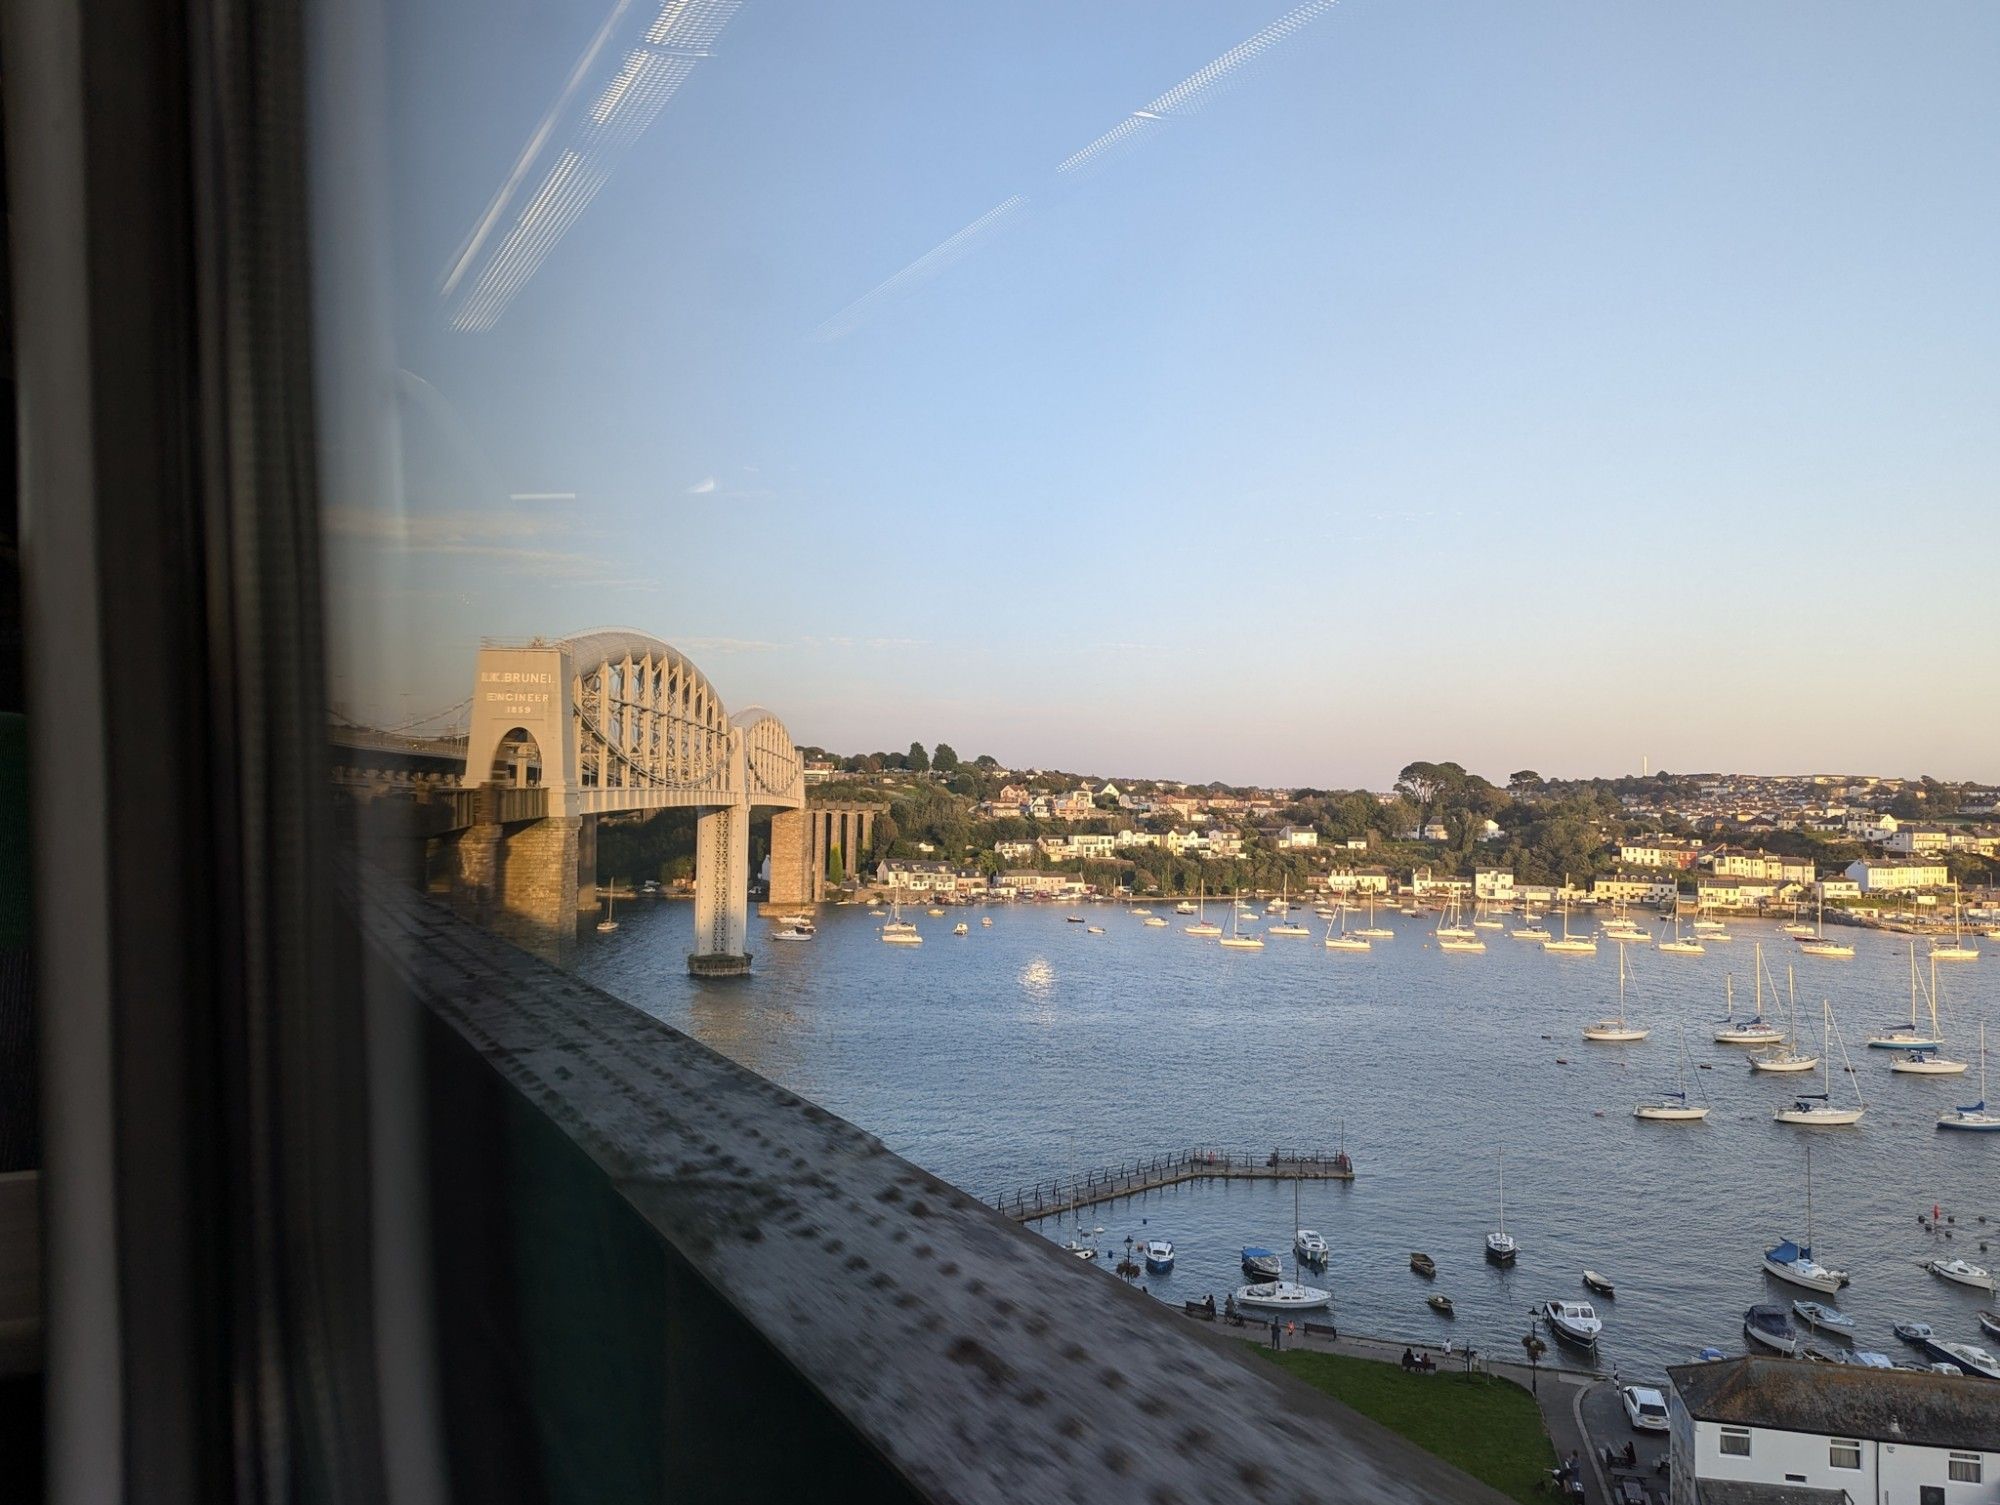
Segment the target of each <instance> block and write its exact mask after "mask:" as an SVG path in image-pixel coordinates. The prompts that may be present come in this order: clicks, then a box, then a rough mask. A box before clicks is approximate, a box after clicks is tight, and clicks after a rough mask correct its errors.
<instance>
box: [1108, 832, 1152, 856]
mask: <svg viewBox="0 0 2000 1505" xmlns="http://www.w3.org/2000/svg"><path fill="white" fill-rule="evenodd" d="M1160 841H1161V838H1160V836H1159V835H1158V834H1157V833H1156V832H1153V831H1120V832H1119V833H1118V834H1117V835H1115V836H1113V837H1112V838H1111V844H1112V845H1113V846H1114V847H1116V848H1117V849H1118V850H1119V851H1121V852H1122V851H1124V850H1126V849H1127V848H1128V847H1156V846H1158V845H1159V844H1160Z"/></svg>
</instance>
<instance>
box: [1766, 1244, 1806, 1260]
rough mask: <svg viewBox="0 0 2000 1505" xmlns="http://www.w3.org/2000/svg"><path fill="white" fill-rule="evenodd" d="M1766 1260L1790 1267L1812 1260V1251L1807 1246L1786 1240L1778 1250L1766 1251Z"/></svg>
mask: <svg viewBox="0 0 2000 1505" xmlns="http://www.w3.org/2000/svg"><path fill="white" fill-rule="evenodd" d="M1764 1258H1766V1259H1768V1260H1772V1261H1774V1262H1776V1263H1778V1264H1781V1265H1789V1264H1793V1263H1796V1262H1797V1261H1799V1260H1802V1259H1811V1258H1812V1249H1811V1248H1810V1247H1809V1246H1807V1245H1805V1244H1795V1243H1793V1242H1792V1241H1791V1240H1790V1239H1786V1240H1785V1241H1784V1242H1783V1243H1782V1244H1780V1245H1778V1246H1777V1248H1775V1249H1766V1250H1765V1251H1764Z"/></svg>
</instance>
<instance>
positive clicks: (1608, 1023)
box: [1583, 946, 1652, 1044]
mask: <svg viewBox="0 0 2000 1505" xmlns="http://www.w3.org/2000/svg"><path fill="white" fill-rule="evenodd" d="M1651 1033H1652V1031H1651V1030H1649V1029H1641V1028H1639V1027H1638V1026H1637V1025H1635V1024H1629V1023H1627V1022H1626V1019H1625V948H1624V947H1623V946H1620V947H1619V948H1618V1017H1617V1018H1616V1019H1599V1020H1598V1021H1597V1022H1596V1023H1594V1024H1586V1025H1585V1026H1584V1027H1583V1038H1584V1039H1586V1040H1596V1041H1599V1042H1605V1043H1611V1044H1624V1043H1626V1042H1629V1041H1633V1040H1643V1039H1645V1038H1646V1036H1648V1035H1650V1034H1651Z"/></svg>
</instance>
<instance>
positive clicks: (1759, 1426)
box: [1667, 1358, 2000, 1505]
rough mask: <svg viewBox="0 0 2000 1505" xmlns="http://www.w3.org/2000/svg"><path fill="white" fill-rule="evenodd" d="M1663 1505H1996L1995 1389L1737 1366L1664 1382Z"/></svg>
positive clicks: (1999, 1437)
mask: <svg viewBox="0 0 2000 1505" xmlns="http://www.w3.org/2000/svg"><path fill="white" fill-rule="evenodd" d="M1667 1376H1668V1379H1669V1380H1670V1382H1671V1389H1670V1392H1669V1394H1668V1398H1667V1412H1668V1421H1669V1431H1670V1441H1669V1444H1668V1457H1669V1459H1670V1460H1671V1467H1672V1474H1671V1477H1670V1483H1669V1485H1668V1500H1669V1502H1670V1505H1719V1502H1730V1505H1761V1502H1764V1501H1785V1502H1788V1505H1792V1502H1796V1505H1821V1502H1824V1505H1850V1502H1851V1505H1862V1502H1867V1505H2000V1385H1996V1384H1994V1383H1993V1382H1992V1381H1991V1380H1978V1379H1971V1378H1968V1377H1965V1376H1962V1375H1961V1376H1948V1375H1940V1374H1929V1373H1925V1372H1924V1371H1921V1370H1910V1369H1871V1368H1864V1367H1862V1366H1861V1365H1858V1364H1811V1363H1807V1362H1805V1361H1804V1360H1801V1359H1778V1358H1741V1359H1725V1360H1722V1361H1720V1362H1718V1363H1713V1364H1681V1365H1676V1366H1673V1367H1670V1368H1669V1369H1668V1370H1667Z"/></svg>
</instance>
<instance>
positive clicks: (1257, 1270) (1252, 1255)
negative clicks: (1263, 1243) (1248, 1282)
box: [1243, 1248, 1285, 1280]
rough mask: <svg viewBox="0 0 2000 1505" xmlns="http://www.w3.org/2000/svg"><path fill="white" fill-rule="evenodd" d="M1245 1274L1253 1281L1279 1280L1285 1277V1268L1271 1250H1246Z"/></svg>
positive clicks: (1244, 1260) (1244, 1257) (1244, 1259)
mask: <svg viewBox="0 0 2000 1505" xmlns="http://www.w3.org/2000/svg"><path fill="white" fill-rule="evenodd" d="M1243 1273H1244V1274H1245V1275H1247V1276H1249V1277H1250V1278H1251V1279H1252V1280H1277V1279H1279V1278H1280V1277H1282V1276H1283V1275H1284V1273H1285V1266H1284V1263H1283V1261H1281V1260H1280V1259H1279V1258H1278V1256H1277V1255H1275V1254H1273V1253H1272V1252H1271V1251H1270V1250H1269V1249H1257V1248H1246V1249H1245V1250H1244V1251H1243Z"/></svg>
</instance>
